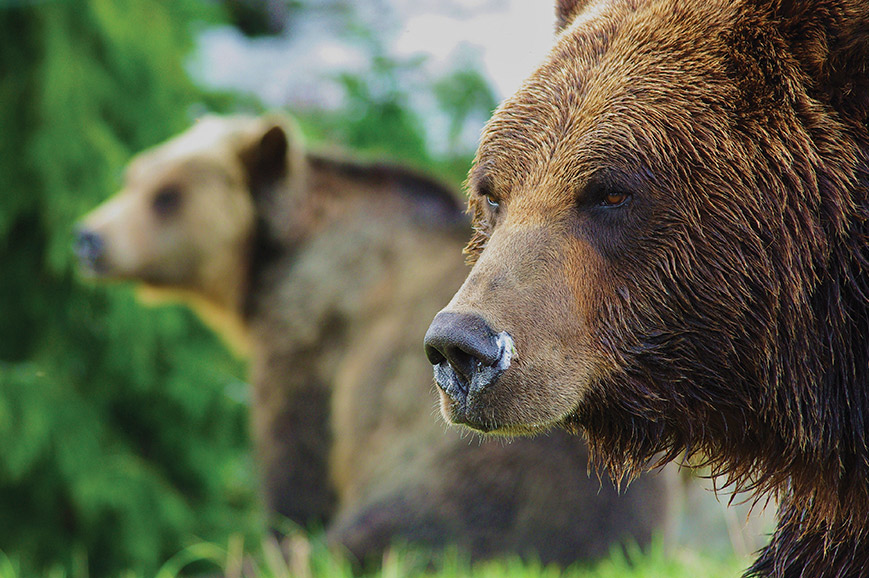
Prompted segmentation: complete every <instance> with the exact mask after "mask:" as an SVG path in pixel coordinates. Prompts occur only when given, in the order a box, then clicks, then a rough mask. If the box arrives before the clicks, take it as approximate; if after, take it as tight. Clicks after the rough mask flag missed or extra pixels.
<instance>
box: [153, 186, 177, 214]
mask: <svg viewBox="0 0 869 578" xmlns="http://www.w3.org/2000/svg"><path fill="white" fill-rule="evenodd" d="M151 206H152V207H153V208H154V212H155V213H157V214H158V215H160V216H161V217H166V216H169V215H171V214H173V213H175V212H176V211H177V210H178V207H180V206H181V190H180V189H179V188H178V187H176V186H168V187H163V188H162V189H160V190H159V191H157V194H156V195H154V200H153V202H152V205H151Z"/></svg>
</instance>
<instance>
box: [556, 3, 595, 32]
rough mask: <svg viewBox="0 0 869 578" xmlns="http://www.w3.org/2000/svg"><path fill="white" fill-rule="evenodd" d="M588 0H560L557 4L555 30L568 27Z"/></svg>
mask: <svg viewBox="0 0 869 578" xmlns="http://www.w3.org/2000/svg"><path fill="white" fill-rule="evenodd" d="M587 3H588V0H558V1H557V2H556V4H555V18H556V20H555V31H556V32H561V31H562V30H564V29H565V28H567V27H568V26H569V25H570V23H571V22H572V21H573V19H574V18H575V17H576V15H577V14H579V11H580V10H582V9H583V7H585V5H586V4H587Z"/></svg>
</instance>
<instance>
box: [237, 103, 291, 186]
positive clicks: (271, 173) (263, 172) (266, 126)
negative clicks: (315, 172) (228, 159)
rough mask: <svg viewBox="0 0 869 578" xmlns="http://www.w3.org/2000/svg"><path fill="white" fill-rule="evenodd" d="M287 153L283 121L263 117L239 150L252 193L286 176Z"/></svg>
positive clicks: (287, 140) (288, 157) (288, 146)
mask: <svg viewBox="0 0 869 578" xmlns="http://www.w3.org/2000/svg"><path fill="white" fill-rule="evenodd" d="M289 152H290V137H289V135H288V134H287V129H286V128H285V127H284V123H282V122H279V121H278V122H276V121H274V120H273V119H264V122H263V123H261V124H259V126H258V127H257V129H256V131H255V132H254V133H253V134H252V136H251V138H250V140H249V141H247V142H246V143H245V145H244V146H243V147H242V149H241V150H240V151H239V156H240V157H241V160H242V164H243V165H244V167H245V171H246V172H247V176H248V183H249V185H250V189H251V192H252V193H253V195H254V196H257V195H258V194H260V193H262V192H263V190H265V189H268V188H270V187H271V186H272V185H274V184H275V183H276V182H277V181H280V180H282V179H284V178H285V177H286V176H287V174H288V173H289V170H290V160H289V159H290V155H289Z"/></svg>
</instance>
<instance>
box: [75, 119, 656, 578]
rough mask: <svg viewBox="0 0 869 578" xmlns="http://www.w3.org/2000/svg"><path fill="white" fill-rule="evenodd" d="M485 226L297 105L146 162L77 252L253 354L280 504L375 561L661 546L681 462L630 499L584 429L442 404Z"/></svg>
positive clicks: (269, 495) (442, 193)
mask: <svg viewBox="0 0 869 578" xmlns="http://www.w3.org/2000/svg"><path fill="white" fill-rule="evenodd" d="M470 230H471V229H470V225H469V223H468V219H467V217H466V215H465V214H464V210H463V207H461V206H460V205H459V203H458V201H457V196H456V195H454V194H453V193H452V191H450V190H449V189H447V188H445V187H444V186H442V185H440V184H438V183H437V182H435V181H433V180H431V179H430V178H427V177H424V176H422V175H420V174H417V173H414V172H411V171H409V170H407V169H404V168H400V167H397V166H388V165H377V164H360V163H357V162H352V161H349V160H342V159H340V158H337V157H335V156H327V155H320V154H314V153H311V152H308V151H307V150H305V148H304V146H303V145H302V143H301V142H300V139H299V138H298V137H297V136H296V134H295V132H294V130H293V129H292V122H291V121H290V120H289V119H286V118H283V117H278V116H266V117H261V118H252V117H208V118H205V119H203V120H201V121H199V122H198V123H197V124H196V125H195V126H194V127H193V128H191V129H190V130H189V131H187V132H186V133H184V134H182V135H180V136H179V137H177V138H175V139H172V140H170V141H168V142H167V143H165V144H163V145H160V146H158V147H156V148H154V149H151V150H149V151H146V152H144V153H142V154H140V155H138V156H137V157H135V158H134V159H133V161H132V162H131V163H130V165H129V167H128V169H127V171H126V174H125V184H124V187H123V190H122V191H121V192H120V193H119V194H118V195H116V196H115V197H113V198H112V199H110V200H108V201H107V202H106V203H105V204H104V205H102V206H100V207H98V208H97V209H95V210H94V212H92V213H91V214H90V215H88V216H86V217H85V218H84V219H83V221H82V223H81V225H80V229H79V232H78V247H77V250H78V253H79V256H80V259H81V262H82V265H83V267H84V268H85V269H86V270H89V271H90V272H91V273H92V274H93V275H94V276H96V277H98V278H110V279H126V280H131V281H135V282H139V283H141V284H143V286H144V287H146V288H147V289H148V291H149V292H151V293H153V292H156V293H157V294H158V296H162V297H171V298H176V299H180V300H182V301H184V302H186V303H188V304H190V305H191V306H192V307H193V308H194V309H195V310H196V311H197V312H198V313H199V314H200V315H201V316H202V317H203V319H204V320H206V321H208V322H209V323H210V324H211V325H212V326H213V327H215V328H216V329H217V330H218V332H219V333H221V334H222V335H224V336H226V337H227V338H228V339H229V340H230V341H231V342H232V343H233V344H235V346H236V348H237V349H241V350H245V351H247V352H248V354H249V355H250V359H251V375H250V380H251V385H252V400H251V406H252V412H253V415H252V422H253V439H254V445H255V450H256V454H257V456H258V463H259V465H260V469H261V476H262V480H263V484H264V496H265V501H266V506H267V509H268V511H269V512H271V513H272V514H275V515H277V516H278V517H287V518H289V519H290V520H292V521H294V522H296V523H297V524H300V525H302V526H310V525H312V524H314V525H322V526H323V527H325V529H326V531H327V538H328V539H329V540H330V541H331V542H332V543H334V544H338V545H340V546H342V547H343V548H346V550H348V551H349V552H350V553H351V554H352V555H353V556H354V557H355V558H357V559H358V560H360V561H363V562H364V561H372V562H376V561H377V560H378V559H379V557H380V556H381V555H382V553H383V551H384V549H385V548H387V547H388V546H389V545H390V543H392V542H407V543H410V544H412V545H414V546H421V547H424V548H431V549H438V548H441V547H443V546H446V545H455V546H457V547H459V548H460V549H461V550H463V551H464V552H466V553H467V554H470V555H471V556H473V557H474V558H485V557H490V556H493V555H495V554H498V553H518V554H521V555H530V556H535V557H539V558H540V559H541V560H542V561H544V562H550V561H555V562H560V563H562V564H569V563H572V562H574V561H575V560H579V559H586V558H594V557H597V556H600V555H605V554H607V553H608V551H609V548H610V547H611V545H613V544H614V543H616V542H618V541H621V540H623V539H632V540H636V541H638V542H639V543H640V544H645V543H648V541H649V540H650V537H651V534H652V532H653V531H654V530H656V529H659V528H661V527H662V526H663V524H664V520H665V518H666V510H667V507H668V505H667V496H668V494H669V490H668V487H669V484H667V483H666V482H665V480H664V478H663V477H662V476H657V477H655V476H652V477H647V478H644V479H642V480H640V482H638V483H637V484H634V485H632V486H631V488H630V490H629V491H628V492H627V493H626V494H625V495H622V496H619V495H617V493H616V491H615V490H614V489H613V487H612V486H611V485H609V484H607V485H605V486H604V487H603V488H601V485H600V483H599V481H598V479H597V478H591V479H589V477H588V474H587V459H588V451H587V447H586V446H585V443H584V442H583V441H582V440H581V439H579V438H576V437H575V436H570V435H568V434H565V433H556V434H553V435H551V436H549V437H546V438H540V439H536V440H517V441H516V442H514V443H504V442H503V441H491V442H484V443H481V442H479V441H478V440H474V439H468V436H467V435H463V434H462V433H461V432H458V431H454V430H452V429H450V428H446V427H445V425H444V424H443V421H442V420H441V419H439V418H438V416H437V412H436V406H435V405H434V404H433V401H432V397H431V393H432V390H433V388H434V386H433V384H432V379H431V367H430V365H429V364H428V363H427V362H426V360H425V358H423V357H422V356H421V355H419V351H418V349H419V343H420V342H421V340H422V338H423V335H424V333H425V329H426V327H427V326H428V323H429V321H430V319H431V317H432V316H433V315H434V314H435V313H436V312H437V310H438V309H439V308H440V306H441V305H442V304H443V303H444V302H445V301H446V300H447V299H448V298H449V296H450V295H451V294H452V293H453V292H454V291H455V289H456V288H457V287H458V286H459V285H460V284H461V282H462V280H463V279H464V277H465V275H466V274H467V268H466V266H465V264H464V262H463V259H462V256H461V247H462V246H463V245H464V243H465V241H466V240H467V236H468V234H469V232H470ZM565 463H566V464H569V467H567V468H565V467H564V464H565Z"/></svg>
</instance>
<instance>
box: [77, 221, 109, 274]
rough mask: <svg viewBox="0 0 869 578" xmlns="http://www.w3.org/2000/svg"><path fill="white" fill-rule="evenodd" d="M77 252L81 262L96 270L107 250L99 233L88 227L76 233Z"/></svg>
mask: <svg viewBox="0 0 869 578" xmlns="http://www.w3.org/2000/svg"><path fill="white" fill-rule="evenodd" d="M74 249H75V254H76V257H78V260H79V262H80V263H81V264H82V265H83V266H85V267H87V268H88V269H91V270H92V271H96V270H97V268H98V265H99V263H100V259H101V257H102V255H103V252H104V250H105V243H104V242H103V238H102V237H101V236H100V234H99V233H95V232H94V231H89V230H87V229H79V230H78V231H76V234H75V246H74Z"/></svg>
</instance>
